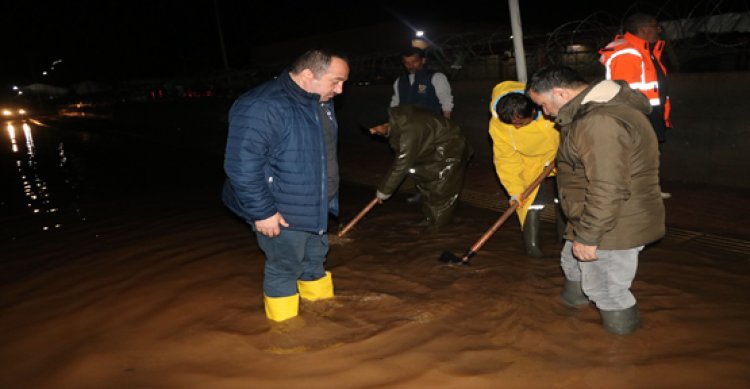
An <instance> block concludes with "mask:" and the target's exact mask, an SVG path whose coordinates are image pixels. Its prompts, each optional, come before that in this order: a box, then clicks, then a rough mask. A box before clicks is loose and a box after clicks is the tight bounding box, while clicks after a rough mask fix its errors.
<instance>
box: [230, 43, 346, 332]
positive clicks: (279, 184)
mask: <svg viewBox="0 0 750 389" xmlns="http://www.w3.org/2000/svg"><path fill="white" fill-rule="evenodd" d="M348 77H349V65H348V61H347V59H346V58H345V57H344V56H342V55H339V54H333V53H331V52H329V51H327V50H319V49H314V50H310V51H307V52H306V53H304V54H302V55H301V56H300V57H298V58H297V59H296V60H295V61H294V63H293V64H292V66H291V68H290V69H287V70H285V71H283V72H282V73H281V74H280V75H279V76H278V77H277V78H275V79H273V80H271V81H267V82H266V83H264V84H261V85H260V86H258V87H256V88H254V89H251V90H250V91H248V92H245V93H244V94H243V95H242V96H240V97H239V98H238V99H237V100H236V101H235V102H234V104H233V105H232V107H231V109H230V111H229V134H228V138H227V145H226V153H225V156H224V170H225V171H226V174H227V180H226V182H225V185H224V190H223V194H222V198H223V201H224V203H225V204H226V206H227V207H228V208H229V209H230V210H231V211H233V212H234V213H236V214H237V215H239V216H240V217H242V218H243V219H244V220H245V221H246V222H247V223H248V224H250V225H251V226H252V229H253V231H255V235H256V237H257V240H258V245H259V246H260V248H261V250H263V252H264V254H265V256H266V261H265V268H264V279H263V294H264V298H263V301H264V305H265V311H266V316H267V317H268V319H270V320H272V321H275V322H281V321H285V320H287V319H291V318H293V317H295V316H297V315H298V313H299V303H300V298H302V299H303V300H309V301H315V300H320V299H329V298H333V296H334V294H333V279H332V277H331V273H330V272H328V271H326V270H325V260H326V255H327V253H328V235H327V230H328V214H329V213H332V214H334V215H337V214H338V187H339V173H338V162H337V155H336V142H337V131H338V125H337V122H336V116H335V114H334V107H333V98H334V97H335V96H336V95H338V94H341V93H342V91H343V86H344V82H345V81H346V80H347V78H348Z"/></svg>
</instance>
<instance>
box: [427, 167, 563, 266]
mask: <svg viewBox="0 0 750 389" xmlns="http://www.w3.org/2000/svg"><path fill="white" fill-rule="evenodd" d="M554 167H555V163H554V161H553V162H547V165H546V166H545V167H544V171H542V174H540V175H539V177H537V178H536V180H534V182H532V183H531V185H530V186H529V187H528V188H526V190H524V191H523V193H521V196H519V198H520V199H521V200H524V199H525V198H526V197H528V196H529V194H530V193H531V192H532V191H533V190H534V189H535V188H536V187H537V186H539V185H540V184H541V183H542V181H544V179H545V178H547V176H549V173H550V172H551V171H552V169H554ZM519 205H520V204H519V203H518V201H513V203H512V204H511V205H510V207H508V209H507V210H506V211H505V212H503V214H502V215H500V218H499V219H497V221H496V222H495V224H493V225H492V227H490V229H489V230H487V232H485V233H484V235H482V236H481V237H480V238H479V239H478V240H477V241H476V243H474V245H473V246H471V248H470V249H469V251H467V252H466V254H464V256H463V257H458V256H456V255H455V254H453V253H451V252H450V251H443V253H442V254H441V255H440V258H438V259H439V260H440V261H441V262H446V263H452V264H461V265H468V264H469V261H470V260H471V258H472V257H474V256H475V255H476V254H477V252H478V251H479V249H481V248H482V246H484V244H485V243H487V240H489V239H490V237H492V235H494V234H495V232H496V231H497V230H498V229H499V228H500V226H502V225H503V223H505V221H506V220H508V218H509V217H510V215H512V214H513V212H515V211H516V209H517V208H518V206H519Z"/></svg>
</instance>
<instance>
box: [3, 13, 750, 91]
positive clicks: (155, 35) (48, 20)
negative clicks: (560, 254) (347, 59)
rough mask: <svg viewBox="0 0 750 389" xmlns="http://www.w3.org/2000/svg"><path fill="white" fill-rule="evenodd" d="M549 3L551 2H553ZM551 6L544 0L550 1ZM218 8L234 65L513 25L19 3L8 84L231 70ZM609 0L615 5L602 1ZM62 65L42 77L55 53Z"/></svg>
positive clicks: (10, 29)
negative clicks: (384, 34)
mask: <svg viewBox="0 0 750 389" xmlns="http://www.w3.org/2000/svg"><path fill="white" fill-rule="evenodd" d="M520 3H521V13H522V19H523V25H524V29H525V30H527V29H546V30H547V31H551V30H553V29H554V28H555V27H557V26H559V25H560V24H562V23H564V22H566V21H569V20H575V19H583V18H586V17H588V16H590V15H592V14H594V13H596V12H602V13H606V14H607V15H609V17H610V18H611V19H612V20H615V21H616V20H617V18H619V17H620V15H621V14H623V13H624V12H626V11H627V10H629V9H632V8H633V7H636V8H639V9H642V10H649V11H650V12H652V13H658V12H660V10H668V12H672V13H675V12H678V13H680V14H683V15H684V14H687V13H688V11H689V10H691V9H697V10H698V12H704V13H705V12H706V11H705V9H706V8H710V7H711V6H713V7H716V6H717V5H720V6H721V7H724V8H732V7H734V8H737V7H738V5H737V4H740V8H741V7H742V5H743V4H746V3H747V1H738V0H735V1H716V0H714V1H700V0H688V1H676V0H653V1H643V2H634V3H629V4H628V3H626V4H622V3H621V2H608V3H610V4H603V3H605V2H603V1H575V2H559V1H556V2H544V1H533V2H532V1H528V0H520ZM545 3H549V4H545ZM542 4H545V5H544V6H542ZM215 7H216V8H217V9H218V16H219V20H220V23H221V27H222V33H223V38H224V43H225V47H226V52H227V58H228V62H229V67H230V68H243V67H246V66H248V65H249V64H250V63H252V60H253V48H254V47H258V46H262V45H269V44H272V43H273V42H279V41H284V40H290V39H294V38H295V37H299V36H310V35H315V34H319V33H328V32H335V31H341V30H347V29H352V28H356V27H362V26H367V25H372V24H376V23H383V22H395V21H399V20H400V21H401V22H405V23H411V24H413V25H430V24H431V23H437V24H439V23H448V22H450V23H453V24H455V25H457V26H461V28H465V29H466V30H470V29H472V28H474V27H476V26H479V25H491V26H500V25H506V26H507V25H508V24H509V16H508V13H509V12H508V2H507V1H502V0H501V1H498V0H496V1H473V0H463V1H454V2H452V3H450V4H447V5H436V3H435V2H434V1H408V2H407V1H371V2H364V3H363V2H356V1H351V0H350V1H341V0H329V1H326V2H310V1H305V2H300V1H289V0H276V1H239V0H234V1H230V0H192V1H179V0H152V1H128V2H124V1H101V0H98V1H92V0H82V1H34V2H32V1H14V2H13V3H12V4H5V5H4V6H3V11H2V13H1V15H0V18H1V19H0V23H1V26H2V27H1V28H2V31H3V38H4V39H3V43H4V52H3V60H2V61H0V77H1V78H2V83H3V85H5V84H8V83H11V82H12V83H21V84H23V83H30V82H43V81H45V80H46V81H47V82H49V83H55V81H57V83H64V82H70V81H72V80H87V79H93V80H96V79H105V80H117V79H128V78H149V77H154V78H156V77H176V76H186V75H191V74H199V73H202V72H204V73H205V72H211V71H218V70H221V69H223V60H222V55H221V49H220V47H221V46H220V39H219V35H218V28H217V18H216V15H217V13H215V12H214V11H215ZM602 7H607V9H603V8H602ZM56 59H63V64H60V65H58V66H57V68H56V71H57V73H53V74H51V76H44V77H41V71H42V70H45V69H47V68H49V66H50V64H51V63H52V61H54V60H56Z"/></svg>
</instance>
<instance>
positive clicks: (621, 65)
mask: <svg viewBox="0 0 750 389" xmlns="http://www.w3.org/2000/svg"><path fill="white" fill-rule="evenodd" d="M662 51H664V41H663V40H659V41H657V42H656V43H655V45H654V50H653V53H654V58H656V62H657V63H658V65H659V67H661V70H662V71H663V72H664V75H666V74H667V69H666V68H665V67H664V64H663V63H662V62H661V54H662ZM599 54H601V57H599V62H601V63H602V65H604V68H605V70H606V78H607V80H624V81H625V82H627V83H628V84H630V87H631V88H633V89H635V90H638V91H641V92H642V93H643V94H644V95H646V97H647V98H648V101H649V103H651V105H652V106H659V105H661V99H660V98H659V97H660V96H659V91H660V87H659V81H658V78H657V74H656V68H655V67H654V61H652V60H651V55H650V54H649V43H648V42H647V41H645V40H643V39H641V38H639V37H637V36H636V35H633V34H631V33H629V32H626V33H625V35H618V36H616V37H615V40H613V41H612V42H610V43H609V44H608V45H607V46H606V47H604V48H603V49H601V50H599ZM662 98H663V99H664V121H665V122H666V123H667V127H671V125H670V123H669V111H670V103H669V96H662Z"/></svg>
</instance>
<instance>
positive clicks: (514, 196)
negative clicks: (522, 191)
mask: <svg viewBox="0 0 750 389" xmlns="http://www.w3.org/2000/svg"><path fill="white" fill-rule="evenodd" d="M518 196H519V195H517V194H514V195H513V196H510V200H508V205H513V202H514V201H515V202H517V203H518V206H519V207H520V206H522V205H523V200H518Z"/></svg>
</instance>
